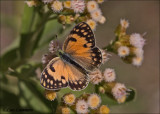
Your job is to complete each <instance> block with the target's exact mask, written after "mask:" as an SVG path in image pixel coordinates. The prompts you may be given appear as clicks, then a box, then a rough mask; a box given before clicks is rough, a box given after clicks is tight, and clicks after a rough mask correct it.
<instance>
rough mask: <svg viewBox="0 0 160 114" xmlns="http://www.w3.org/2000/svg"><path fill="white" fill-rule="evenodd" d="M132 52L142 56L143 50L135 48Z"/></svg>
mask: <svg viewBox="0 0 160 114" xmlns="http://www.w3.org/2000/svg"><path fill="white" fill-rule="evenodd" d="M134 53H135V55H136V56H143V53H144V50H143V49H142V48H136V49H135V50H134Z"/></svg>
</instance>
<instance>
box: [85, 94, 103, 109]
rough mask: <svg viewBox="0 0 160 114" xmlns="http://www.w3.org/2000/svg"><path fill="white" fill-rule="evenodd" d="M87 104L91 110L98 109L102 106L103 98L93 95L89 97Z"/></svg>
mask: <svg viewBox="0 0 160 114" xmlns="http://www.w3.org/2000/svg"><path fill="white" fill-rule="evenodd" d="M87 103H88V106H89V107H90V108H91V109H96V108H98V107H99V105H100V104H101V98H100V97H99V96H98V95H97V94H91V95H90V96H89V97H88V101H87Z"/></svg>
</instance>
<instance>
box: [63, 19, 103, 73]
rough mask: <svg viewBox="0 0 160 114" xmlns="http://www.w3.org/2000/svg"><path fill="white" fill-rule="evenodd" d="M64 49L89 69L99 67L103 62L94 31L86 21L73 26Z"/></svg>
mask: <svg viewBox="0 0 160 114" xmlns="http://www.w3.org/2000/svg"><path fill="white" fill-rule="evenodd" d="M63 50H64V52H66V53H68V54H69V55H70V56H71V57H72V58H74V59H75V60H76V61H77V62H78V63H79V64H80V65H81V66H83V67H84V68H85V69H87V70H93V69H94V68H96V67H99V65H100V64H101V62H102V55H101V51H100V50H99V49H98V47H96V46H95V37H94V34H93V31H92V30H91V28H90V27H89V25H88V24H87V23H85V22H82V23H80V24H78V25H76V26H75V27H74V28H73V30H72V31H71V32H70V34H69V36H68V38H67V39H66V41H65V42H64V45H63ZM93 55H94V56H93ZM93 58H94V59H93Z"/></svg>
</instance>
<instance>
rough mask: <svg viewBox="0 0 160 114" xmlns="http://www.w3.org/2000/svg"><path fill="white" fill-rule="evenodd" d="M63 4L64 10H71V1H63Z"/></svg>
mask: <svg viewBox="0 0 160 114" xmlns="http://www.w3.org/2000/svg"><path fill="white" fill-rule="evenodd" d="M63 4H64V7H65V8H71V1H64V3H63Z"/></svg>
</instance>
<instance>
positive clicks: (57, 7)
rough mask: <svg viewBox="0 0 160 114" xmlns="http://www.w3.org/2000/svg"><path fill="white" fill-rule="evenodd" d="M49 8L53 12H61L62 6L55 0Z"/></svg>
mask: <svg viewBox="0 0 160 114" xmlns="http://www.w3.org/2000/svg"><path fill="white" fill-rule="evenodd" d="M51 8H52V10H53V11H55V12H60V11H62V10H63V5H62V2H60V1H58V0H56V1H54V2H53V3H52V4H51Z"/></svg>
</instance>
